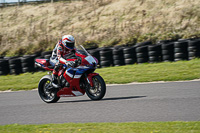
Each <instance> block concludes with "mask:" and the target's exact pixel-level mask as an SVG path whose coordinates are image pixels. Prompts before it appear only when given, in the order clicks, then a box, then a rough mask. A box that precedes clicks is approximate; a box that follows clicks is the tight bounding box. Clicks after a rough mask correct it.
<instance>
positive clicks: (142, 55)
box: [135, 46, 149, 63]
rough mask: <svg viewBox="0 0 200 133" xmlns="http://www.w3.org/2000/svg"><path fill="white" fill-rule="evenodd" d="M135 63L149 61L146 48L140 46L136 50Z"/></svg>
mask: <svg viewBox="0 0 200 133" xmlns="http://www.w3.org/2000/svg"><path fill="white" fill-rule="evenodd" d="M135 51H136V57H137V63H145V62H148V61H149V56H148V46H141V47H137V48H136V50H135Z"/></svg>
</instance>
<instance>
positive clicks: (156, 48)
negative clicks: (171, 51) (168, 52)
mask: <svg viewBox="0 0 200 133" xmlns="http://www.w3.org/2000/svg"><path fill="white" fill-rule="evenodd" d="M148 55H149V62H150V63H154V62H160V61H161V60H162V53H161V45H159V44H157V45H150V46H148Z"/></svg>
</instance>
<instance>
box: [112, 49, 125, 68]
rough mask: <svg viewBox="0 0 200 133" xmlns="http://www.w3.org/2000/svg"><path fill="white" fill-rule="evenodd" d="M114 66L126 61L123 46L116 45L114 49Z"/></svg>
mask: <svg viewBox="0 0 200 133" xmlns="http://www.w3.org/2000/svg"><path fill="white" fill-rule="evenodd" d="M112 55H113V64H114V66H122V65H125V63H124V54H123V47H116V48H114V49H113V50H112Z"/></svg>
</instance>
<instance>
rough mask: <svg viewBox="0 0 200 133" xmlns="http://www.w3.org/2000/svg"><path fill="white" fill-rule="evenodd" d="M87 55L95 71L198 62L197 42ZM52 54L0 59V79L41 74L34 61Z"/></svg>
mask: <svg viewBox="0 0 200 133" xmlns="http://www.w3.org/2000/svg"><path fill="white" fill-rule="evenodd" d="M88 52H89V53H90V54H91V55H92V56H94V57H95V58H97V60H98V61H99V66H98V67H109V66H121V65H128V64H134V63H145V62H149V63H154V62H160V61H164V62H165V61H170V62H171V61H179V60H191V59H194V58H200V39H199V38H198V39H179V40H178V41H176V40H162V41H159V42H158V43H157V44H154V45H153V44H152V43H151V42H150V41H146V42H142V43H137V44H136V45H135V46H131V47H127V46H126V45H123V46H115V47H113V48H111V47H104V48H96V49H94V48H91V49H88ZM51 53H52V51H46V52H42V53H40V52H39V53H37V54H34V55H24V56H22V57H19V56H15V57H2V56H0V75H7V74H20V73H22V72H24V73H25V72H32V71H44V69H41V68H37V69H36V68H35V66H34V61H35V59H36V58H46V59H49V58H50V56H51Z"/></svg>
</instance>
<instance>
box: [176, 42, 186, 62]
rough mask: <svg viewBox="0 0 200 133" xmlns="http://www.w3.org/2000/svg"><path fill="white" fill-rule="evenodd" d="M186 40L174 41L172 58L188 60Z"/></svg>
mask: <svg viewBox="0 0 200 133" xmlns="http://www.w3.org/2000/svg"><path fill="white" fill-rule="evenodd" d="M187 47H188V41H185V40H181V41H178V42H175V43H174V60H175V61H180V60H188V49H187Z"/></svg>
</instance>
